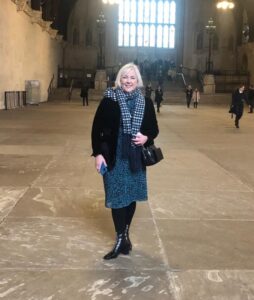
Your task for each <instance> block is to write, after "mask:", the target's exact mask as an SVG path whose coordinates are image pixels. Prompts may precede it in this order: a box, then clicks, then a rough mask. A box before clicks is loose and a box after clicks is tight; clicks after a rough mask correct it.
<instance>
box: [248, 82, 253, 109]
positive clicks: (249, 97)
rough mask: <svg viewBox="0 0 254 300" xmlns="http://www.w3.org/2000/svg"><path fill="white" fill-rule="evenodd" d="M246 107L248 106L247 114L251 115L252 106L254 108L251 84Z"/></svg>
mask: <svg viewBox="0 0 254 300" xmlns="http://www.w3.org/2000/svg"><path fill="white" fill-rule="evenodd" d="M248 105H249V109H250V110H249V111H248V113H249V114H252V113H253V106H254V87H253V85H252V84H251V85H250V87H249V90H248Z"/></svg>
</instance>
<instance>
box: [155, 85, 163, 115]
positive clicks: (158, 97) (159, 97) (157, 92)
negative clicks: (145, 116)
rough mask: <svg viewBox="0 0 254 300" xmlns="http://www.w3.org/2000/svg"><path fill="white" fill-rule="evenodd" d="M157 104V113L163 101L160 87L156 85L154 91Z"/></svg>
mask: <svg viewBox="0 0 254 300" xmlns="http://www.w3.org/2000/svg"><path fill="white" fill-rule="evenodd" d="M154 101H155V102H156V104H157V112H158V113H159V112H160V107H161V102H162V101H163V91H162V88H161V86H160V85H158V87H157V89H156V90H155V100H154Z"/></svg>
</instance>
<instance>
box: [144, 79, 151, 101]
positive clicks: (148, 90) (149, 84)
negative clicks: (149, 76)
mask: <svg viewBox="0 0 254 300" xmlns="http://www.w3.org/2000/svg"><path fill="white" fill-rule="evenodd" d="M152 92H153V89H152V84H151V82H149V83H148V84H147V86H146V88H145V98H148V99H151V100H152Z"/></svg>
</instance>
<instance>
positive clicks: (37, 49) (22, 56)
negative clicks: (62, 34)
mask: <svg viewBox="0 0 254 300" xmlns="http://www.w3.org/2000/svg"><path fill="white" fill-rule="evenodd" d="M0 28H1V30H0V66H1V72H0V109H3V108H4V91H14V90H16V91H20V90H24V89H25V80H39V81H40V84H41V97H40V101H41V102H43V101H47V96H48V95H47V89H48V85H49V83H50V80H51V78H52V76H53V74H54V75H55V82H54V85H56V81H57V67H58V65H60V64H61V60H62V59H61V53H62V51H61V42H59V41H57V40H55V39H52V38H51V37H50V35H49V34H48V32H46V31H42V28H41V27H40V26H39V25H38V24H35V23H34V24H32V23H31V19H30V17H29V16H27V15H26V14H25V13H24V12H23V11H17V8H16V5H15V4H14V3H13V2H12V1H10V0H1V9H0Z"/></svg>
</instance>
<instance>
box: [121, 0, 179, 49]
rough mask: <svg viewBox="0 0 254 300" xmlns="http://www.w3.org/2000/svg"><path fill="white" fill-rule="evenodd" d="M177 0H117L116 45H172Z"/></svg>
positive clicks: (159, 46) (172, 46) (167, 46)
mask: <svg viewBox="0 0 254 300" xmlns="http://www.w3.org/2000/svg"><path fill="white" fill-rule="evenodd" d="M175 22H176V1H174V0H120V1H119V13H118V46H119V47H157V48H175Z"/></svg>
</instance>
